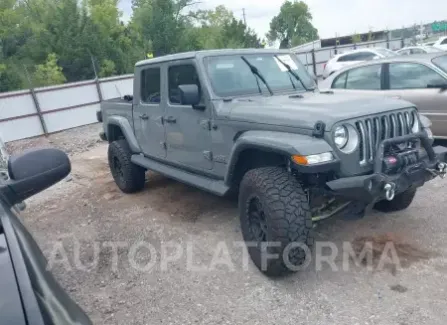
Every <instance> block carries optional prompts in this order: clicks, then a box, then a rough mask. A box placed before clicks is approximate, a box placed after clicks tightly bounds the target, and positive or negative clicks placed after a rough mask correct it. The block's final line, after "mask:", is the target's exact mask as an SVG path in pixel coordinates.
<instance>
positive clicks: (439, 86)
mask: <svg viewBox="0 0 447 325" xmlns="http://www.w3.org/2000/svg"><path fill="white" fill-rule="evenodd" d="M427 88H437V89H439V92H440V93H443V92H445V91H446V90H447V83H443V84H434V83H433V84H428V85H427Z"/></svg>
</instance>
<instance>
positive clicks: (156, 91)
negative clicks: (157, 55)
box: [140, 68, 161, 104]
mask: <svg viewBox="0 0 447 325" xmlns="http://www.w3.org/2000/svg"><path fill="white" fill-rule="evenodd" d="M160 89H161V86H160V68H147V69H144V70H143V71H141V88H140V93H141V101H142V102H144V103H149V104H158V103H160V99H161V94H160Z"/></svg>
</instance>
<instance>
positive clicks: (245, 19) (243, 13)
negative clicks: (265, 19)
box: [242, 8, 247, 26]
mask: <svg viewBox="0 0 447 325" xmlns="http://www.w3.org/2000/svg"><path fill="white" fill-rule="evenodd" d="M242 16H243V17H244V25H245V26H247V18H246V17H245V8H242Z"/></svg>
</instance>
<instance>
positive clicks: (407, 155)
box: [382, 149, 419, 174]
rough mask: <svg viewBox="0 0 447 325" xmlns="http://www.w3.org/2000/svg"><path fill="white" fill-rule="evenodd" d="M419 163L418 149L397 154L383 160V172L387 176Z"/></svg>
mask: <svg viewBox="0 0 447 325" xmlns="http://www.w3.org/2000/svg"><path fill="white" fill-rule="evenodd" d="M418 161H419V150H418V149H411V150H406V151H401V152H396V153H393V154H391V155H388V156H385V157H384V158H383V163H382V171H383V172H384V173H386V174H392V173H397V172H399V171H401V170H402V169H403V168H405V167H408V166H411V165H414V164H417V163H418Z"/></svg>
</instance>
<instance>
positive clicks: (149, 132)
mask: <svg viewBox="0 0 447 325" xmlns="http://www.w3.org/2000/svg"><path fill="white" fill-rule="evenodd" d="M161 71H162V66H161V65H160V64H158V65H147V66H144V67H142V68H141V70H139V71H138V70H137V71H136V73H135V83H134V85H135V86H134V94H137V96H135V97H134V106H133V107H134V108H133V121H134V129H135V135H136V137H137V140H138V143H139V144H140V146H141V149H142V151H143V153H144V154H145V155H146V156H150V157H161V158H164V157H166V148H165V129H164V125H163V121H162V117H163V115H164V114H163V113H164V108H163V106H162V105H161V99H162V97H163V94H162V91H161V89H162V88H161V83H162V72H161ZM138 94H139V96H138Z"/></svg>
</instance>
